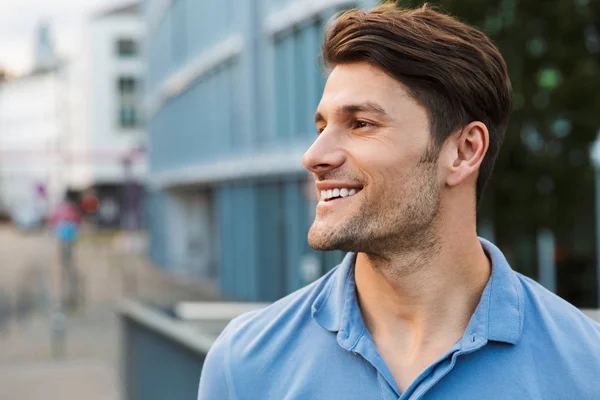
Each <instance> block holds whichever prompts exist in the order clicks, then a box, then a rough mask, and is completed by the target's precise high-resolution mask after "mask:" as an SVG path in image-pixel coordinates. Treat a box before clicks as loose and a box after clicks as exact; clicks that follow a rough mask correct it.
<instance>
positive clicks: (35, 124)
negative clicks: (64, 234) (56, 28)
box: [0, 25, 67, 218]
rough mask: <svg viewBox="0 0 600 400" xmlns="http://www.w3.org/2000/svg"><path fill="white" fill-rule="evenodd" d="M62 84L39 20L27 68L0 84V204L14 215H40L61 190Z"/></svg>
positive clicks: (49, 44) (63, 182)
mask: <svg viewBox="0 0 600 400" xmlns="http://www.w3.org/2000/svg"><path fill="white" fill-rule="evenodd" d="M64 85H65V82H64V73H63V70H62V68H61V66H60V63H59V61H58V59H57V58H56V56H55V55H54V53H53V50H52V44H51V41H50V37H49V31H48V27H47V26H46V25H41V26H40V27H39V29H38V32H37V43H36V52H35V63H34V68H33V70H32V72H31V73H29V74H27V75H24V76H21V77H18V78H14V79H9V80H6V81H3V82H2V83H1V84H0V207H2V208H3V209H4V210H5V211H8V212H10V213H11V214H13V217H15V218H19V215H22V214H23V213H26V214H28V215H29V217H33V215H32V214H36V215H37V216H38V217H39V216H41V217H43V216H44V215H45V214H46V213H47V211H48V209H49V207H51V206H52V205H53V204H55V203H56V202H58V201H60V199H61V198H62V196H63V195H64V190H65V187H66V184H67V182H66V177H65V164H64V159H63V154H62V146H61V140H62V139H63V138H64V134H65V132H64V129H63V121H64V119H65V116H66V113H67V111H66V110H65V109H64V98H63V97H62V96H63V93H64V89H63V88H64Z"/></svg>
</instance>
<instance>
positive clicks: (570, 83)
mask: <svg viewBox="0 0 600 400" xmlns="http://www.w3.org/2000/svg"><path fill="white" fill-rule="evenodd" d="M400 4H401V6H403V7H407V8H412V7H418V6H421V5H422V4H423V1H411V0H405V1H401V2H400ZM428 5H430V6H433V7H435V8H436V9H438V10H440V11H442V12H447V13H449V14H451V15H453V16H455V17H457V18H459V19H460V20H461V21H463V22H466V23H469V24H471V25H473V26H476V27H478V28H480V29H482V30H483V31H484V32H486V33H487V34H488V36H489V37H490V38H491V39H492V40H493V41H494V43H495V44H496V45H497V46H498V48H499V49H500V51H501V52H502V54H503V55H504V57H505V59H506V62H507V64H508V68H509V73H510V76H511V80H512V84H513V98H514V108H513V113H512V116H511V121H510V125H509V128H508V131H507V134H506V138H505V142H504V145H503V148H502V151H501V154H500V158H499V160H498V163H497V164H496V169H495V173H494V178H493V180H492V182H491V183H490V186H489V187H488V189H487V193H486V195H485V199H484V203H483V204H482V212H483V213H484V214H487V215H488V216H491V215H492V214H493V220H494V221H495V225H496V231H497V232H498V233H500V234H502V232H504V233H506V234H508V233H509V232H513V233H514V232H524V231H535V230H537V229H538V228H539V227H550V228H553V229H554V230H555V232H563V233H564V234H565V235H567V234H568V232H571V231H572V230H573V229H574V228H573V224H574V223H575V222H574V221H577V220H578V219H581V215H578V214H581V213H582V210H585V211H583V212H585V213H587V214H588V215H589V211H593V209H592V210H589V208H590V204H593V201H590V199H591V197H592V193H593V189H592V188H593V172H592V168H591V167H590V160H589V145H590V143H591V142H593V141H594V140H595V138H596V135H597V133H598V131H599V128H600V116H599V112H600V95H599V94H600V27H599V16H600V1H597V0H527V1H525V0H521V1H519V0H493V1H481V0H432V1H428ZM591 200H593V199H591ZM592 215H593V214H592ZM587 218H588V219H593V218H590V216H588V217H587ZM592 233H593V232H592Z"/></svg>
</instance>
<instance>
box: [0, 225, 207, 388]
mask: <svg viewBox="0 0 600 400" xmlns="http://www.w3.org/2000/svg"><path fill="white" fill-rule="evenodd" d="M143 249H144V243H143V235H140V234H137V235H130V234H126V233H114V232H113V233H102V234H97V233H93V232H86V233H84V234H83V235H82V238H81V240H80V241H79V243H78V245H77V248H76V253H75V254H76V262H77V266H78V269H79V271H80V272H81V275H82V277H83V282H84V285H83V292H84V302H83V304H82V305H81V306H80V307H79V308H78V309H76V310H74V311H73V312H71V313H70V314H68V315H66V316H65V318H64V319H61V315H63V314H60V313H57V311H58V306H57V299H58V293H59V277H60V275H59V272H60V270H59V265H58V259H57V255H58V254H57V246H56V243H55V241H54V238H53V237H52V236H51V235H50V233H49V232H46V231H40V232H29V233H24V232H21V231H18V230H17V229H15V228H14V227H12V226H11V225H0V399H2V400H4V399H6V400H38V399H39V400H42V399H43V400H54V399H56V400H75V399H78V400H79V399H86V400H95V399H98V400H100V399H102V400H120V399H121V396H120V392H121V390H120V388H121V382H120V380H119V368H118V366H119V329H118V327H119V325H118V319H117V315H116V313H115V310H116V308H117V305H118V303H119V302H120V301H121V300H122V299H123V298H124V297H128V298H134V299H137V300H138V301H142V302H144V303H152V304H156V305H168V304H173V303H175V302H178V301H194V300H210V299H214V298H216V293H215V292H214V290H213V288H212V287H210V286H202V285H200V284H198V283H190V282H189V281H188V280H185V279H181V280H176V279H174V278H172V277H170V276H167V275H165V274H164V273H163V272H162V271H160V270H158V269H156V268H154V267H153V266H152V265H151V264H150V263H149V262H148V260H147V259H146V258H145V256H144V252H143Z"/></svg>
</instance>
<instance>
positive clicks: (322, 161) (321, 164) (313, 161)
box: [302, 130, 345, 174]
mask: <svg viewBox="0 0 600 400" xmlns="http://www.w3.org/2000/svg"><path fill="white" fill-rule="evenodd" d="M344 159H345V157H344V152H343V151H342V149H341V148H340V146H339V140H336V138H335V135H333V132H327V131H326V130H325V131H323V132H322V133H321V134H320V135H319V136H318V137H317V139H316V140H315V142H314V143H313V144H312V146H310V148H309V149H308V150H306V153H304V156H302V164H304V167H305V168H306V169H307V170H309V171H310V172H312V173H313V174H323V173H325V172H328V171H331V170H333V169H335V168H337V167H339V166H340V165H342V164H343V163H344Z"/></svg>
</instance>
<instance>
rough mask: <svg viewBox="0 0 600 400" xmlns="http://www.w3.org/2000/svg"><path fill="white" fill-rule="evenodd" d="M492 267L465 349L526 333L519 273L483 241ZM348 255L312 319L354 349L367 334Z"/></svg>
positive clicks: (514, 339)
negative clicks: (361, 337)
mask: <svg viewBox="0 0 600 400" xmlns="http://www.w3.org/2000/svg"><path fill="white" fill-rule="evenodd" d="M479 242H480V243H481V246H482V247H483V250H484V251H485V253H486V254H487V256H488V257H489V259H490V261H491V264H492V273H491V276H490V279H489V281H488V283H487V284H486V286H485V289H484V291H483V294H482V296H481V300H480V301H479V304H478V306H477V308H476V310H475V313H474V314H473V316H472V317H471V320H470V322H469V325H468V327H467V330H466V331H465V335H464V336H463V338H462V341H463V349H464V348H465V347H467V348H468V347H476V346H480V345H481V344H482V343H484V342H487V341H488V340H492V341H499V342H505V343H510V344H517V343H518V341H519V339H520V338H521V334H522V331H523V319H524V309H523V288H522V286H521V284H520V281H519V279H518V277H517V275H516V273H515V272H514V271H513V270H512V269H511V267H510V266H509V264H508V262H507V261H506V258H505V257H504V255H503V254H502V252H501V251H500V249H498V248H497V247H496V246H495V245H494V244H492V243H491V242H489V241H487V240H485V239H483V238H479ZM355 262H356V254H355V253H348V254H347V255H346V256H345V257H344V259H343V261H342V262H341V264H340V265H339V266H338V267H337V270H336V271H335V272H334V273H333V274H332V275H331V277H330V279H329V280H328V281H327V282H326V284H325V286H324V287H323V290H322V291H321V292H320V293H319V294H318V296H317V297H316V298H315V300H314V302H313V304H312V309H311V311H312V316H313V318H314V319H315V320H316V321H317V323H319V325H321V326H322V327H323V328H325V329H327V330H328V331H331V332H337V333H338V339H339V341H340V343H342V342H345V343H346V344H347V345H348V346H345V347H352V346H353V344H355V343H356V340H357V339H358V338H360V336H361V335H362V334H363V331H364V324H363V321H362V318H361V316H360V310H359V308H358V301H357V298H356V290H355V289H356V285H355V282H354V264H355Z"/></svg>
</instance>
